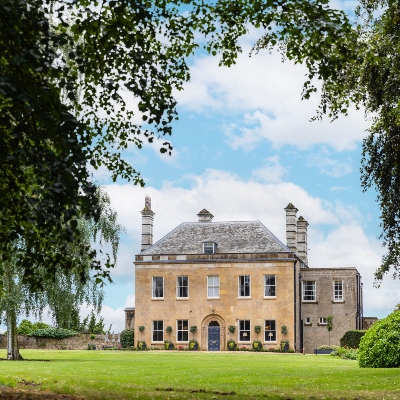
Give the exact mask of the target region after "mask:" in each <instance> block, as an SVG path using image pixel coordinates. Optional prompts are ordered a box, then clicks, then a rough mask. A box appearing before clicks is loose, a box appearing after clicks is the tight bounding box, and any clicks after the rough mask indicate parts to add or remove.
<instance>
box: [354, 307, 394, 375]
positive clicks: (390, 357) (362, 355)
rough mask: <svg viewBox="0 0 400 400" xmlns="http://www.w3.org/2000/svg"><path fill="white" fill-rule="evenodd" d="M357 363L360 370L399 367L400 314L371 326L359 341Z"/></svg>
mask: <svg viewBox="0 0 400 400" xmlns="http://www.w3.org/2000/svg"><path fill="white" fill-rule="evenodd" d="M358 362H359V365H360V367H362V368H397V367H400V312H399V311H395V312H393V313H392V314H390V315H389V316H387V317H386V318H384V319H381V320H379V321H377V322H375V323H374V325H372V327H371V328H370V329H369V330H368V331H367V332H366V333H365V335H364V336H363V337H362V339H361V341H360V347H359V350H358Z"/></svg>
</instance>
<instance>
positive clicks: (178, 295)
mask: <svg viewBox="0 0 400 400" xmlns="http://www.w3.org/2000/svg"><path fill="white" fill-rule="evenodd" d="M179 278H186V279H187V285H186V286H184V285H181V284H180V282H179ZM183 288H186V293H187V296H181V295H180V294H181V293H180V292H181V290H180V289H183ZM176 297H177V298H178V299H188V298H189V277H188V276H187V275H180V276H177V277H176Z"/></svg>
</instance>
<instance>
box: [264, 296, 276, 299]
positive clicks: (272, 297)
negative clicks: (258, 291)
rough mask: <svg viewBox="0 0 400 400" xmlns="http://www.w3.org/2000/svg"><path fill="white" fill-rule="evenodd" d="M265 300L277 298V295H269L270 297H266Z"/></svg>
mask: <svg viewBox="0 0 400 400" xmlns="http://www.w3.org/2000/svg"><path fill="white" fill-rule="evenodd" d="M263 299H264V300H276V296H268V297H264V298H263Z"/></svg>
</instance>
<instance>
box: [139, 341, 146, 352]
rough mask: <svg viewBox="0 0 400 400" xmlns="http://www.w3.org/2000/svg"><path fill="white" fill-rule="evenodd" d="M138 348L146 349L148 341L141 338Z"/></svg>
mask: <svg viewBox="0 0 400 400" xmlns="http://www.w3.org/2000/svg"><path fill="white" fill-rule="evenodd" d="M137 349H138V350H146V342H145V341H144V340H139V341H138V344H137Z"/></svg>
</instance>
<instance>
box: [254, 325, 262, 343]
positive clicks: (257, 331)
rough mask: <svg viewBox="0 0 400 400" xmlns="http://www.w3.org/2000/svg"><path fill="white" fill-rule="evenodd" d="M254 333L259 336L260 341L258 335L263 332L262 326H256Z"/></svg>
mask: <svg viewBox="0 0 400 400" xmlns="http://www.w3.org/2000/svg"><path fill="white" fill-rule="evenodd" d="M254 332H255V333H256V334H257V341H258V334H259V333H260V332H261V326H260V325H256V326H255V327H254Z"/></svg>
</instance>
